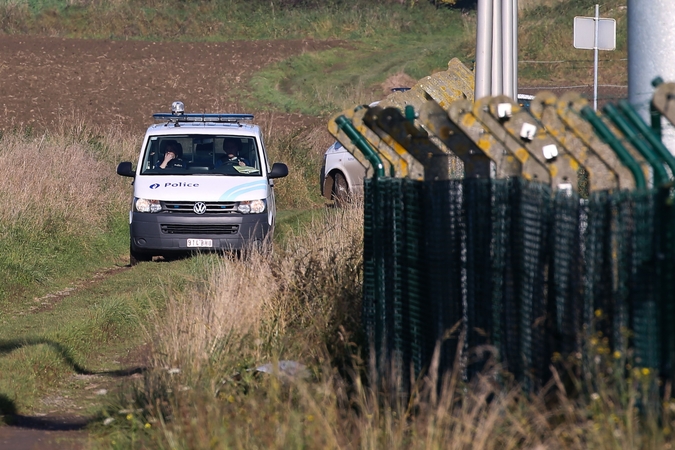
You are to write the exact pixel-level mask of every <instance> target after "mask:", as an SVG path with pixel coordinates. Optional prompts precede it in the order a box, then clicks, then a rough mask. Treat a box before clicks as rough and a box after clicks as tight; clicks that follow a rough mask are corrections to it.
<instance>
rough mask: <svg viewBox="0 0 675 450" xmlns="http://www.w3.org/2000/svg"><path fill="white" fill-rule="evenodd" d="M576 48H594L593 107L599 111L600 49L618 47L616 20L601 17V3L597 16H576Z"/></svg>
mask: <svg viewBox="0 0 675 450" xmlns="http://www.w3.org/2000/svg"><path fill="white" fill-rule="evenodd" d="M574 48H580V49H586V50H593V53H594V58H593V109H594V110H595V111H597V110H598V50H614V49H616V20H614V19H601V18H600V5H595V17H579V16H577V17H575V18H574Z"/></svg>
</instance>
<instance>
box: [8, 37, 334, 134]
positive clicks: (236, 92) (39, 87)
mask: <svg viewBox="0 0 675 450" xmlns="http://www.w3.org/2000/svg"><path fill="white" fill-rule="evenodd" d="M342 44H343V42H342V41H310V40H284V41H255V42H253V41H251V42H231V43H154V42H139V41H90V40H78V39H62V38H41V37H29V36H0V80H2V81H1V82H0V111H2V113H3V114H2V121H1V122H0V129H9V128H11V127H13V126H16V125H32V126H33V127H35V128H37V129H42V128H49V127H51V126H53V125H54V124H55V123H58V121H59V120H60V118H61V117H65V118H67V119H68V118H71V117H75V118H86V120H87V121H88V122H93V123H96V124H110V123H121V124H124V125H127V126H131V127H133V128H134V131H142V130H144V129H145V127H147V124H148V123H151V114H152V113H154V112H160V111H162V112H163V111H168V109H169V107H170V105H171V102H173V101H174V100H181V101H183V102H184V103H185V107H186V110H189V111H191V112H252V113H256V112H257V111H242V110H241V107H240V105H239V104H238V99H241V98H243V97H244V96H246V90H247V89H248V81H249V79H250V77H251V75H252V74H253V73H255V72H256V71H258V70H259V69H261V68H262V67H264V66H266V65H268V64H271V63H274V62H277V61H280V60H283V59H285V58H287V57H289V56H291V55H295V54H300V53H302V52H306V51H313V50H322V49H327V48H331V47H335V46H340V45H342ZM283 118H284V119H285V120H283V121H282V120H275V122H276V123H285V124H286V125H289V126H295V125H308V124H310V123H313V122H314V120H313V119H312V118H308V117H303V116H300V115H297V114H286V115H283Z"/></svg>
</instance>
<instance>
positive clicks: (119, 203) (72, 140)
mask: <svg viewBox="0 0 675 450" xmlns="http://www.w3.org/2000/svg"><path fill="white" fill-rule="evenodd" d="M137 144H138V143H137V142H136V141H135V139H132V138H130V137H128V136H122V135H121V132H120V131H119V129H111V130H105V131H104V132H101V130H95V129H91V128H88V127H86V126H84V124H83V122H82V121H78V120H73V121H70V122H68V125H66V122H64V123H63V125H62V126H61V128H60V129H59V130H56V131H55V132H53V133H44V134H41V135H32V134H30V133H22V132H14V133H7V134H5V135H4V136H2V138H1V139H0V223H4V224H11V223H22V224H24V225H29V226H30V227H31V228H32V229H34V230H43V229H49V228H52V227H53V228H54V229H59V230H61V231H65V232H68V233H70V232H80V231H81V230H83V229H86V228H91V227H93V228H97V227H101V226H102V225H103V224H104V223H105V222H106V221H107V220H109V218H110V213H111V212H113V211H119V212H121V211H123V208H124V205H125V204H126V202H127V201H128V189H126V188H125V185H124V183H123V182H122V180H121V179H120V177H119V176H118V175H117V174H116V173H115V164H116V161H115V160H116V159H117V158H119V157H120V154H122V155H125V156H128V155H131V154H133V153H135V151H136V149H137V148H138V147H137Z"/></svg>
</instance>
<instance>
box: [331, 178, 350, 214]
mask: <svg viewBox="0 0 675 450" xmlns="http://www.w3.org/2000/svg"><path fill="white" fill-rule="evenodd" d="M333 200H335V204H336V205H337V206H343V205H344V204H346V203H347V202H348V201H349V185H347V179H346V178H345V176H344V175H342V172H336V173H335V175H333Z"/></svg>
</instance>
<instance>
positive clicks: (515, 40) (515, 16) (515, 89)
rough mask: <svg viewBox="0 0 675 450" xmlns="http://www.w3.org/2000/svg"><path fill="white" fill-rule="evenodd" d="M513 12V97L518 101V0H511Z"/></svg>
mask: <svg viewBox="0 0 675 450" xmlns="http://www.w3.org/2000/svg"><path fill="white" fill-rule="evenodd" d="M511 14H512V16H511V19H512V21H513V25H512V34H511V40H512V44H511V51H512V58H513V66H512V67H511V70H512V71H513V74H512V81H513V99H514V100H516V101H518V0H511Z"/></svg>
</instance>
